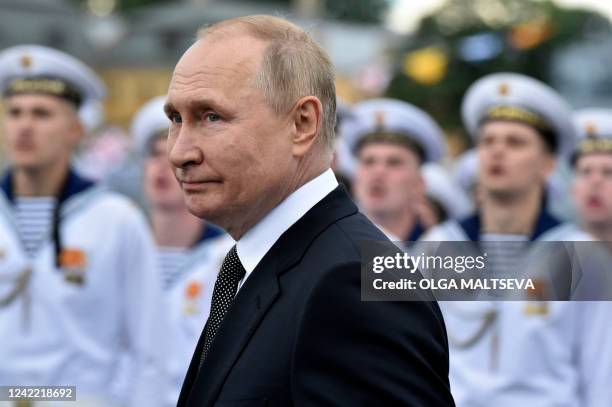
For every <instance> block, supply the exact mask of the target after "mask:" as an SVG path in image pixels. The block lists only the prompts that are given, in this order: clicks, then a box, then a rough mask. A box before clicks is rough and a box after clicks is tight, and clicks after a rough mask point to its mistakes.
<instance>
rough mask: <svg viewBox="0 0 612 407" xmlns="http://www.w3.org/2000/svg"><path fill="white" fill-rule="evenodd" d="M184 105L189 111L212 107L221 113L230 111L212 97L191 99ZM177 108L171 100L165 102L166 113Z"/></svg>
mask: <svg viewBox="0 0 612 407" xmlns="http://www.w3.org/2000/svg"><path fill="white" fill-rule="evenodd" d="M184 105H185V107H186V108H187V110H189V111H193V110H198V109H204V108H211V109H214V110H218V111H219V113H226V114H227V113H228V112H227V110H226V109H225V108H223V107H222V106H220V104H219V102H215V101H213V99H211V98H203V99H197V100H194V99H190V100H188V101H187V102H185V104H184ZM177 110H178V109H177V108H176V106H175V105H174V104H173V103H172V102H170V101H168V102H166V103H165V104H164V112H165V113H166V115H169V114H170V113H173V112H176V111H177Z"/></svg>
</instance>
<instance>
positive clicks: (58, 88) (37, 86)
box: [7, 79, 68, 96]
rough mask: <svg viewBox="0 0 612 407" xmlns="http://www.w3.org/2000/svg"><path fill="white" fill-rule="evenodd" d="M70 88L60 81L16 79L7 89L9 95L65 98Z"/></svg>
mask: <svg viewBox="0 0 612 407" xmlns="http://www.w3.org/2000/svg"><path fill="white" fill-rule="evenodd" d="M67 88H68V86H67V85H66V83H64V82H62V81H60V80H58V79H16V80H14V81H13V82H11V83H10V84H9V86H8V88H7V93H9V94H15V93H49V94H52V95H57V96H63V95H65V94H66V90H67Z"/></svg>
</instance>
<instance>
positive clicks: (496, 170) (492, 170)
mask: <svg viewBox="0 0 612 407" xmlns="http://www.w3.org/2000/svg"><path fill="white" fill-rule="evenodd" d="M504 172H505V171H504V169H503V167H501V166H499V165H494V166H492V167H489V175H493V176H499V175H504Z"/></svg>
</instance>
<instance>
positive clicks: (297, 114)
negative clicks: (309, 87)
mask: <svg viewBox="0 0 612 407" xmlns="http://www.w3.org/2000/svg"><path fill="white" fill-rule="evenodd" d="M322 118H323V105H322V104H321V101H320V100H319V99H318V98H317V97H315V96H304V97H303V98H301V99H300V100H298V101H297V103H296V104H295V107H294V109H293V114H292V119H293V126H294V128H295V133H294V135H293V140H292V142H293V147H292V153H293V155H294V156H295V157H304V156H305V155H306V154H307V153H308V152H309V151H310V150H311V149H312V146H313V144H314V143H315V142H316V141H317V139H319V138H320V137H321V134H320V133H321V122H322Z"/></svg>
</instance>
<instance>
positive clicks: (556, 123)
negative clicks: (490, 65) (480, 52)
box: [461, 73, 575, 156]
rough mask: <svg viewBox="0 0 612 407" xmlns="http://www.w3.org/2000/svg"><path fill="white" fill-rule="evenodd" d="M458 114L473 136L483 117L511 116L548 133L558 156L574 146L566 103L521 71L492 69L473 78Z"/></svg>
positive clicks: (500, 118)
mask: <svg viewBox="0 0 612 407" xmlns="http://www.w3.org/2000/svg"><path fill="white" fill-rule="evenodd" d="M461 114H462V117H463V123H464V125H465V127H466V129H467V131H468V132H469V133H470V135H471V136H472V138H473V139H476V136H477V134H478V128H479V126H480V125H481V124H482V123H483V122H484V121H485V120H513V121H519V122H523V123H526V124H528V125H530V126H532V127H534V128H536V129H538V130H540V132H541V133H543V134H547V133H552V134H551V135H552V136H553V137H554V140H551V141H552V142H554V143H555V144H556V148H555V150H556V153H557V155H558V156H567V155H569V154H570V153H571V151H572V149H573V148H574V142H575V131H574V126H573V124H572V122H571V109H570V107H569V106H568V105H567V103H566V102H565V100H564V99H563V98H562V97H561V95H559V94H558V93H557V92H556V91H555V90H553V89H552V88H550V87H549V86H547V85H545V84H543V83H542V82H539V81H537V80H535V79H533V78H530V77H528V76H525V75H520V74H516V73H496V74H492V75H487V76H485V77H484V78H481V79H479V80H477V81H476V82H475V83H474V84H472V86H470V88H469V89H468V90H467V92H466V95H465V97H464V98H463V103H462V106H461Z"/></svg>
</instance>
